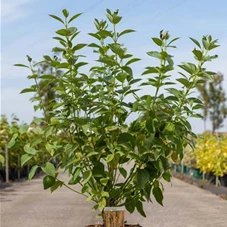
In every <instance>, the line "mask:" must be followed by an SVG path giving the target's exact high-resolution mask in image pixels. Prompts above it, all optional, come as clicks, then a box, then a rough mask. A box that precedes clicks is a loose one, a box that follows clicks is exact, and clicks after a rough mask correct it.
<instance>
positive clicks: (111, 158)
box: [106, 154, 114, 163]
mask: <svg viewBox="0 0 227 227" xmlns="http://www.w3.org/2000/svg"><path fill="white" fill-rule="evenodd" d="M113 159H114V154H108V155H107V157H106V162H107V163H109V162H111V161H112V160H113Z"/></svg>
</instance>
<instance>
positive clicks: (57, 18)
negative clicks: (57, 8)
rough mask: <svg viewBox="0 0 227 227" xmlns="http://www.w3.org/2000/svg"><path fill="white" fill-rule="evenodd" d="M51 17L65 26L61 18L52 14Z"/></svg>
mask: <svg viewBox="0 0 227 227" xmlns="http://www.w3.org/2000/svg"><path fill="white" fill-rule="evenodd" d="M49 16H50V17H52V18H54V19H55V20H58V21H60V22H61V23H62V24H64V21H63V20H62V19H61V18H60V17H58V16H55V15H52V14H49Z"/></svg>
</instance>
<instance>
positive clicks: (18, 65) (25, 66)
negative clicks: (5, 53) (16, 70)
mask: <svg viewBox="0 0 227 227" xmlns="http://www.w3.org/2000/svg"><path fill="white" fill-rule="evenodd" d="M14 66H17V67H24V68H28V69H29V67H28V66H27V65H23V64H14Z"/></svg>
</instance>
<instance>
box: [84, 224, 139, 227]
mask: <svg viewBox="0 0 227 227" xmlns="http://www.w3.org/2000/svg"><path fill="white" fill-rule="evenodd" d="M85 227H104V225H101V224H97V225H87V226H85ZM124 227H142V226H141V225H139V224H136V225H130V224H125V225H124Z"/></svg>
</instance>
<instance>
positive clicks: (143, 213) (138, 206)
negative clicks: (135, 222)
mask: <svg viewBox="0 0 227 227" xmlns="http://www.w3.org/2000/svg"><path fill="white" fill-rule="evenodd" d="M136 209H137V211H138V212H139V213H140V214H141V215H142V216H143V217H146V214H145V212H144V210H143V203H142V202H140V201H138V202H137V203H136Z"/></svg>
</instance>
